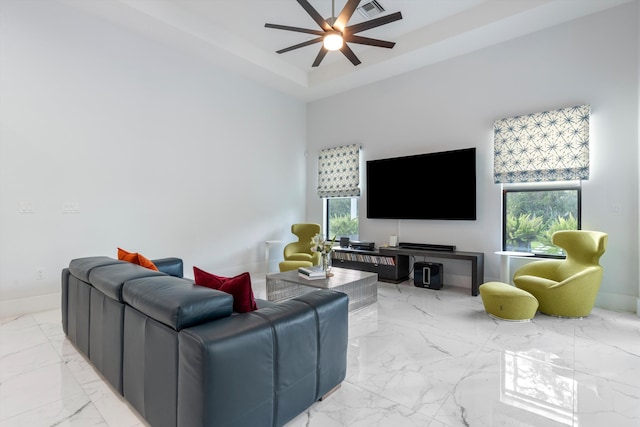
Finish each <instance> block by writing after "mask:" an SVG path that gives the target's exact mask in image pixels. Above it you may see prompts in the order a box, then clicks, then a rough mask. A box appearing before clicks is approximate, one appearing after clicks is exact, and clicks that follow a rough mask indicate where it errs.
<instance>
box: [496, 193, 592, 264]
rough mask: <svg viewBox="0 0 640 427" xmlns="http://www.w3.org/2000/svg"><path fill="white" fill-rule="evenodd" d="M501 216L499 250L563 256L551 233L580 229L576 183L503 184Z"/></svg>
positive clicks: (579, 203) (579, 202) (578, 195)
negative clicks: (500, 246)
mask: <svg viewBox="0 0 640 427" xmlns="http://www.w3.org/2000/svg"><path fill="white" fill-rule="evenodd" d="M502 215H503V218H502V224H503V225H502V250H504V251H515V252H529V253H533V254H535V255H539V256H564V251H563V250H562V249H561V248H559V247H557V246H555V245H553V243H551V236H552V235H553V233H554V232H556V231H558V230H579V229H580V228H581V188H580V185H579V183H578V184H572V183H569V184H567V183H565V184H558V183H555V185H544V184H540V183H538V184H534V185H531V186H527V185H522V184H521V185H519V186H503V190H502Z"/></svg>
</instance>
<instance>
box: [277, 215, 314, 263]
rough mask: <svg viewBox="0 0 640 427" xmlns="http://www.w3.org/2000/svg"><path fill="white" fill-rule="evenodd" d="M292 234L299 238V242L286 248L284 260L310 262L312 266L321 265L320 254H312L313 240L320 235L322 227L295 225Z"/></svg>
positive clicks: (292, 243) (292, 227)
mask: <svg viewBox="0 0 640 427" xmlns="http://www.w3.org/2000/svg"><path fill="white" fill-rule="evenodd" d="M291 232H292V233H293V234H295V235H296V236H298V241H297V242H291V243H289V244H287V245H286V246H285V247H284V260H285V261H309V262H311V264H312V265H318V264H320V253H319V252H311V238H312V237H313V236H315V235H316V234H319V233H320V225H319V224H293V225H292V226H291Z"/></svg>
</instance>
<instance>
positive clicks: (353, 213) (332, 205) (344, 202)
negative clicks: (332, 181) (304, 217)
mask: <svg viewBox="0 0 640 427" xmlns="http://www.w3.org/2000/svg"><path fill="white" fill-rule="evenodd" d="M325 200H326V211H325V212H326V215H325V220H326V224H325V227H324V229H325V230H327V236H326V237H327V239H333V237H334V236H335V237H336V241H339V240H340V237H349V239H350V240H359V239H358V230H359V228H358V227H359V225H358V198H357V197H337V198H331V199H325Z"/></svg>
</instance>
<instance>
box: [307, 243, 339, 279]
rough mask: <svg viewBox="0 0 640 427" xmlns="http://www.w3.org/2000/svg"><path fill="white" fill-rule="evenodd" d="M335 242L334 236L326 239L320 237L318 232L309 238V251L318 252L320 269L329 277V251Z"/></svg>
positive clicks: (331, 250)
mask: <svg viewBox="0 0 640 427" xmlns="http://www.w3.org/2000/svg"><path fill="white" fill-rule="evenodd" d="M335 242H336V237H335V236H333V239H332V240H330V241H328V240H326V239H325V238H324V237H322V236H321V235H320V234H319V233H318V234H316V235H315V236H313V237H312V238H311V252H316V253H319V254H320V265H321V266H322V269H323V270H324V271H325V273H326V274H327V277H330V276H331V275H332V274H331V252H333V245H334V244H335Z"/></svg>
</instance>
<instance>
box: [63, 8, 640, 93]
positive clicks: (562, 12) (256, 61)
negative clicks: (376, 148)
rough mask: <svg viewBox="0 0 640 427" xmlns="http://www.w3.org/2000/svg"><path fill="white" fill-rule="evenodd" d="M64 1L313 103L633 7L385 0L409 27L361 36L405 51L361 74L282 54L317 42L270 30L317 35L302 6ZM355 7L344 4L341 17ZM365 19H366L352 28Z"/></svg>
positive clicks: (368, 52) (331, 62) (367, 58)
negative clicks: (296, 30)
mask: <svg viewBox="0 0 640 427" xmlns="http://www.w3.org/2000/svg"><path fill="white" fill-rule="evenodd" d="M63 1H65V2H66V3H67V4H70V5H73V6H77V7H81V8H84V9H86V10H88V11H90V12H92V13H96V14H98V15H100V16H103V17H106V18H107V19H110V20H112V21H114V22H116V23H117V24H118V25H123V26H126V27H127V28H129V29H131V30H133V31H137V32H140V33H143V34H145V35H146V36H148V37H151V38H153V39H156V40H160V41H161V42H163V43H167V44H170V45H172V46H174V47H178V48H180V49H183V50H186V51H189V52H191V53H193V54H196V55H198V56H200V57H202V58H205V59H206V60H208V61H211V62H213V63H215V64H218V65H220V66H224V67H227V68H229V69H230V70H232V71H233V72H235V73H239V74H241V75H244V76H245V77H248V78H251V79H254V80H257V81H259V82H260V83H263V84H266V85H268V86H270V87H273V88H275V89H277V90H280V91H282V92H285V93H287V94H289V95H292V96H295V97H296V98H299V99H301V100H304V101H312V100H315V99H319V98H322V97H326V96H329V95H332V94H335V93H339V92H342V91H345V90H349V89H351V88H354V87H358V86H362V85H365V84H369V83H372V82H375V81H378V80H381V79H385V78H388V77H391V76H394V75H398V74H401V73H405V72H407V71H411V70H413V69H416V68H419V67H423V66H426V65H429V64H433V63H436V62H439V61H442V60H445V59H448V58H452V57H455V56H457V55H461V54H464V53H468V52H471V51H474V50H477V49H481V48H484V47H487V46H491V45H493V44H496V43H500V42H503V41H506V40H510V39H513V38H516V37H519V36H522V35H525V34H528V33H531V32H534V31H538V30H541V29H544V28H547V27H550V26H553V25H557V24H560V23H563V22H566V21H570V20H573V19H577V18H580V17H582V16H585V15H589V14H592V13H596V12H599V11H602V10H604V9H608V8H611V7H615V6H618V5H620V4H623V3H628V2H630V1H632V0H377V1H378V2H379V3H380V4H381V5H382V6H383V7H384V8H385V9H386V11H385V12H384V14H387V13H393V12H397V11H400V12H402V16H403V19H402V20H400V21H397V22H393V23H390V24H387V25H384V26H381V27H378V28H374V29H372V30H369V31H366V32H363V33H361V35H363V36H367V37H372V38H377V39H382V40H389V41H393V42H396V46H395V47H394V48H393V49H391V50H389V49H382V48H376V47H368V46H362V45H352V46H351V48H352V49H353V51H354V52H355V53H356V55H357V56H358V57H359V58H360V59H361V61H362V63H361V64H360V65H358V66H357V67H354V66H353V65H352V64H351V63H350V62H349V61H348V60H347V59H346V58H345V57H344V55H342V53H340V52H329V54H328V55H327V56H326V57H325V59H324V60H323V62H322V64H321V65H320V66H319V67H316V68H312V67H311V64H312V62H313V60H314V58H315V57H316V55H317V53H318V47H317V46H311V47H305V48H301V49H297V50H295V51H291V52H287V53H284V54H277V53H276V50H279V49H282V48H284V47H288V46H291V45H293V44H297V43H301V42H304V41H306V40H308V39H310V38H313V37H314V36H312V35H306V34H301V33H294V32H289V31H281V30H274V29H269V28H265V26H264V24H265V23H266V22H269V23H277V24H282V25H291V26H297V27H305V28H311V29H315V28H316V26H317V25H316V23H315V22H314V21H313V20H312V19H311V17H310V16H309V15H308V14H307V13H306V12H305V11H304V9H303V8H302V7H300V5H299V4H298V3H297V2H296V1H295V0H63ZM368 1H369V0H363V1H361V5H362V4H365V3H368ZM309 2H310V3H311V5H312V6H313V7H314V8H315V9H316V10H317V11H318V12H319V13H320V14H321V15H323V16H325V17H330V16H331V7H332V5H331V0H309ZM345 2H346V1H345V0H335V11H336V14H338V13H339V11H340V10H341V9H342V7H343V6H344V4H345ZM365 20H367V18H365V17H364V16H362V15H361V14H360V13H358V12H356V13H354V15H353V17H352V19H351V21H349V24H350V25H351V24H355V23H358V22H362V21H365ZM594 31H597V29H594Z"/></svg>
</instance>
